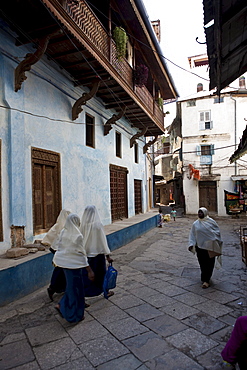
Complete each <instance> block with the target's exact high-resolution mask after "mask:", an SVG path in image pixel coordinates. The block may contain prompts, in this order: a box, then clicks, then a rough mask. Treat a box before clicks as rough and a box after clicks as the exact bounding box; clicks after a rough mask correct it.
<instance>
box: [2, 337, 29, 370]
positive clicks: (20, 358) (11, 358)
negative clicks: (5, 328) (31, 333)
mask: <svg viewBox="0 0 247 370" xmlns="http://www.w3.org/2000/svg"><path fill="white" fill-rule="evenodd" d="M0 359H1V362H0V366H1V368H2V369H4V370H7V369H11V368H13V367H14V366H20V365H23V364H25V363H26V362H31V361H33V360H35V357H34V354H33V351H32V347H31V346H30V344H29V343H28V341H27V340H26V339H24V340H21V341H17V342H12V343H8V344H5V345H3V346H1V347H0Z"/></svg>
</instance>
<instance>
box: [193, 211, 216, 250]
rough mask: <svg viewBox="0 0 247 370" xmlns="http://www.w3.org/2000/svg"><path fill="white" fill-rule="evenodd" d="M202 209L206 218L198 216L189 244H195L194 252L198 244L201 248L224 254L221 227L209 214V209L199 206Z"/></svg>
mask: <svg viewBox="0 0 247 370" xmlns="http://www.w3.org/2000/svg"><path fill="white" fill-rule="evenodd" d="M199 211H202V212H203V214H204V218H198V220H196V221H195V222H194V223H193V225H192V228H191V230H190V236H189V246H193V247H194V248H193V250H192V252H194V251H195V246H196V245H197V246H198V247H199V248H201V249H206V250H208V251H211V252H214V253H215V255H221V254H222V244H223V242H222V240H221V236H220V229H219V226H218V225H217V223H216V222H215V221H214V220H213V219H212V218H210V217H209V216H208V210H207V208H205V207H201V208H199Z"/></svg>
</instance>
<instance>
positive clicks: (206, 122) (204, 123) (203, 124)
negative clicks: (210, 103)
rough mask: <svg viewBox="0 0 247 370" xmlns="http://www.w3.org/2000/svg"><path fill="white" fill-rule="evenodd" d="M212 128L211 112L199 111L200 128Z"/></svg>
mask: <svg viewBox="0 0 247 370" xmlns="http://www.w3.org/2000/svg"><path fill="white" fill-rule="evenodd" d="M212 128H213V122H212V121H211V112H210V111H203V112H199V130H211V129H212Z"/></svg>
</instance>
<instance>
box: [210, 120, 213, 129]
mask: <svg viewBox="0 0 247 370" xmlns="http://www.w3.org/2000/svg"><path fill="white" fill-rule="evenodd" d="M212 128H213V121H210V130H212Z"/></svg>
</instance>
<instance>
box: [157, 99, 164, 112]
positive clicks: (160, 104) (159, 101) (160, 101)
mask: <svg viewBox="0 0 247 370" xmlns="http://www.w3.org/2000/svg"><path fill="white" fill-rule="evenodd" d="M157 103H158V106H159V107H160V109H161V110H162V111H163V104H164V100H163V99H162V98H158V99H157Z"/></svg>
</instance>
